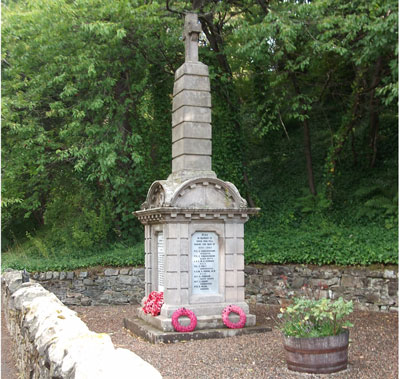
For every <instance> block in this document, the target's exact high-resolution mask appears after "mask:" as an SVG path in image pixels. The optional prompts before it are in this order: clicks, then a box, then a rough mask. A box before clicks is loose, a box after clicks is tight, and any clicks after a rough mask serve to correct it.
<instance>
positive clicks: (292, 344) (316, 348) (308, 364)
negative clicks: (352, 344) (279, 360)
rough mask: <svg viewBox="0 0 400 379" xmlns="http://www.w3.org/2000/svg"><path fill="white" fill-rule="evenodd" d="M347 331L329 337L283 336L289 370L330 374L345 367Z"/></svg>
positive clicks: (347, 343) (347, 342) (347, 344)
mask: <svg viewBox="0 0 400 379" xmlns="http://www.w3.org/2000/svg"><path fill="white" fill-rule="evenodd" d="M348 347H349V331H348V330H346V331H345V332H343V333H341V334H339V335H337V336H329V337H317V338H296V337H286V336H284V348H285V353H286V362H287V367H288V369H289V370H292V371H300V372H307V373H311V374H330V373H332V372H337V371H341V370H345V369H346V368H347V358H348Z"/></svg>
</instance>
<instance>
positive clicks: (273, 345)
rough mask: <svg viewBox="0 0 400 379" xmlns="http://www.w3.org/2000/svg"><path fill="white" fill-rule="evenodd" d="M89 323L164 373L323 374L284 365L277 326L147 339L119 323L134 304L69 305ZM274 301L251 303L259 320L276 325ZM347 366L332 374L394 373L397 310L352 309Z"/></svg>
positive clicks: (386, 377)
mask: <svg viewBox="0 0 400 379" xmlns="http://www.w3.org/2000/svg"><path fill="white" fill-rule="evenodd" d="M71 308H72V309H74V310H75V311H76V312H77V313H78V316H79V317H80V318H81V319H82V320H83V321H85V322H86V323H87V325H88V326H89V328H90V329H91V330H93V331H96V332H98V333H100V332H102V333H108V334H110V335H111V338H112V340H113V342H114V344H115V346H117V347H122V348H127V349H129V350H132V351H133V352H134V353H136V354H138V355H139V356H141V357H142V358H143V359H145V360H146V361H148V362H150V363H151V364H152V365H153V366H155V367H156V368H157V369H158V370H159V371H160V373H161V374H162V376H163V377H164V378H174V379H176V378H196V379H197V378H199V379H200V378H213V379H214V378H302V377H303V378H304V377H306V378H326V377H327V375H310V374H296V373H293V372H291V371H288V370H287V369H286V363H285V359H284V353H283V348H282V339H281V336H280V333H279V331H278V330H276V329H275V328H273V331H272V332H267V333H260V334H258V335H248V336H240V337H232V338H227V339H211V340H201V341H188V342H180V343H175V344H158V345H153V344H150V343H148V342H146V341H144V340H142V339H140V338H138V337H136V336H134V335H132V334H131V333H130V332H129V331H127V330H126V329H124V328H123V327H122V325H123V319H124V318H129V317H130V316H132V315H134V312H135V311H134V310H135V308H136V307H135V306H131V305H123V306H97V307H71ZM277 311H278V307H271V306H264V305H258V306H257V307H251V312H252V313H255V314H256V315H257V323H263V324H267V325H269V326H272V327H273V326H274V321H273V320H274V318H275V319H276V314H277ZM351 321H352V322H353V323H354V328H352V329H351V332H350V341H351V342H350V346H349V368H348V369H347V370H346V371H342V372H340V373H336V374H331V376H332V377H335V378H357V379H362V378H371V379H378V378H379V379H391V378H398V314H397V313H377V312H354V313H353V314H352V317H351Z"/></svg>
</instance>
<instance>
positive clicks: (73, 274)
mask: <svg viewBox="0 0 400 379" xmlns="http://www.w3.org/2000/svg"><path fill="white" fill-rule="evenodd" d="M74 276H75V273H74V272H73V271H68V272H67V279H70V280H71V279H74Z"/></svg>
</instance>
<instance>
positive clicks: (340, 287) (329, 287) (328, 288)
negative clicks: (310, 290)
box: [245, 265, 398, 311]
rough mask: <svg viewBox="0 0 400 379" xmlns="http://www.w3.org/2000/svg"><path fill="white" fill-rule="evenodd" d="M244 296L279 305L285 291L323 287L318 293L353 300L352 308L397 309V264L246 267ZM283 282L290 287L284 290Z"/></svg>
mask: <svg viewBox="0 0 400 379" xmlns="http://www.w3.org/2000/svg"><path fill="white" fill-rule="evenodd" d="M245 274H246V298H247V299H248V300H249V301H250V302H253V303H266V304H280V303H281V302H282V301H283V300H284V299H285V298H286V295H287V293H288V292H289V293H291V294H299V295H301V294H302V293H303V294H304V292H303V290H302V287H303V286H304V285H307V286H308V287H314V288H315V287H318V286H322V287H324V288H325V289H324V290H322V291H320V296H323V297H330V298H332V299H336V298H339V297H343V298H344V299H346V300H353V302H354V306H355V309H359V310H371V311H398V267H397V266H390V267H378V268H370V267H361V268H355V267H332V266H312V265H285V266H283V265H282V266H281V265H269V266H264V265H263V266H261V265H260V266H247V267H246V268H245ZM284 281H286V282H287V283H288V286H289V289H288V290H287V289H285V287H284Z"/></svg>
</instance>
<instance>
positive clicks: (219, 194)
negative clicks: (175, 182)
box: [170, 178, 247, 209]
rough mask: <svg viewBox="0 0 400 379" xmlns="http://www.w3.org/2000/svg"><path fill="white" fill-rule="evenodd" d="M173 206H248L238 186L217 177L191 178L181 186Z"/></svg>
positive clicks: (174, 196) (176, 192)
mask: <svg viewBox="0 0 400 379" xmlns="http://www.w3.org/2000/svg"><path fill="white" fill-rule="evenodd" d="M170 204H171V206H172V207H178V208H215V209H224V208H246V207H247V203H246V201H245V200H244V199H243V198H242V197H241V196H240V194H239V191H238V190H237V189H236V187H235V186H234V185H233V184H232V183H229V182H224V181H222V180H220V179H217V178H196V179H191V180H188V181H186V182H185V183H183V184H182V185H181V186H179V187H178V188H177V189H176V191H175V193H174V195H173V197H172V199H171V203H170Z"/></svg>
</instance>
